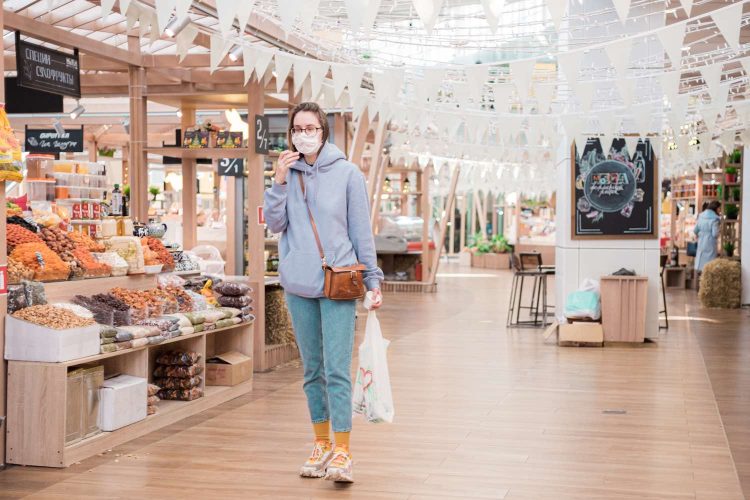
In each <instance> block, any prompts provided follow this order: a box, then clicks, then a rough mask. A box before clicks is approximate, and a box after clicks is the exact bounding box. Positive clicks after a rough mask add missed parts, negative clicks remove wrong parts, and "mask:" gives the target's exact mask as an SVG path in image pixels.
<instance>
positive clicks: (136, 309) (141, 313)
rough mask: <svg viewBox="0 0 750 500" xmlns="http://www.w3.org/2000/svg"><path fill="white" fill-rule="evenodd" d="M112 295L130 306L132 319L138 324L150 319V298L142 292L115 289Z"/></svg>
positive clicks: (111, 291)
mask: <svg viewBox="0 0 750 500" xmlns="http://www.w3.org/2000/svg"><path fill="white" fill-rule="evenodd" d="M110 294H112V295H113V296H114V297H116V298H118V299H120V300H121V301H123V302H124V303H126V304H127V305H128V306H130V308H131V311H130V317H131V318H132V319H133V322H135V323H137V322H138V321H142V320H144V319H146V318H148V315H149V309H148V297H147V296H146V293H145V292H143V291H141V290H128V289H125V288H113V289H112V290H110Z"/></svg>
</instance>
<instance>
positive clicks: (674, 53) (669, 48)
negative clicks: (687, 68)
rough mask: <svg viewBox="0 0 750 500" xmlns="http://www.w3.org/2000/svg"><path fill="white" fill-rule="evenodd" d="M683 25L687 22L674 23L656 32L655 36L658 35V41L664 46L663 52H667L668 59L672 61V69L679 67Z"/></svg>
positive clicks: (683, 36) (683, 31)
mask: <svg viewBox="0 0 750 500" xmlns="http://www.w3.org/2000/svg"><path fill="white" fill-rule="evenodd" d="M685 26H687V24H686V23H684V22H679V23H674V24H671V25H669V26H667V27H666V28H664V29H660V30H659V31H657V32H656V36H658V37H659V41H660V42H661V45H662V47H664V52H666V53H667V55H668V56H669V60H670V61H671V62H672V69H679V68H680V63H681V61H682V44H683V41H684V39H685Z"/></svg>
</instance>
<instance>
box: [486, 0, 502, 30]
mask: <svg viewBox="0 0 750 500" xmlns="http://www.w3.org/2000/svg"><path fill="white" fill-rule="evenodd" d="M504 5H505V0H482V7H483V8H484V17H485V18H486V19H487V24H488V25H489V27H490V31H492V34H495V33H496V32H497V23H498V22H499V21H500V16H502V14H503V6H504Z"/></svg>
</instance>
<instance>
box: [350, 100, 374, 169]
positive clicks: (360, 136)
mask: <svg viewBox="0 0 750 500" xmlns="http://www.w3.org/2000/svg"><path fill="white" fill-rule="evenodd" d="M369 131H370V117H369V115H368V112H367V108H365V109H364V110H363V111H362V114H361V115H359V121H357V125H356V128H355V131H354V140H353V141H352V146H351V148H350V149H349V161H350V162H352V163H354V164H355V165H359V166H360V168H361V167H362V153H364V151H365V142H366V141H367V133H368V132H369Z"/></svg>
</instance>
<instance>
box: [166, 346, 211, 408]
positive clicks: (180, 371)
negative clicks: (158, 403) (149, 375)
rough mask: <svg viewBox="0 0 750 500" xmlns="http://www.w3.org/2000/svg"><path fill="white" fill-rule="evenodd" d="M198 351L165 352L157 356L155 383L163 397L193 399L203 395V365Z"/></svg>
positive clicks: (180, 399)
mask: <svg viewBox="0 0 750 500" xmlns="http://www.w3.org/2000/svg"><path fill="white" fill-rule="evenodd" d="M200 359H201V355H200V354H199V353H197V352H163V353H161V354H159V356H157V358H156V368H155V369H154V383H155V384H156V385H158V386H160V387H161V390H160V391H159V392H158V394H157V395H158V396H159V398H161V399H170V400H179V401H192V400H194V399H197V398H199V397H201V396H203V390H202V389H201V384H202V382H203V377H201V376H200V374H201V373H202V372H203V366H201V365H200V364H199V361H200Z"/></svg>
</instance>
